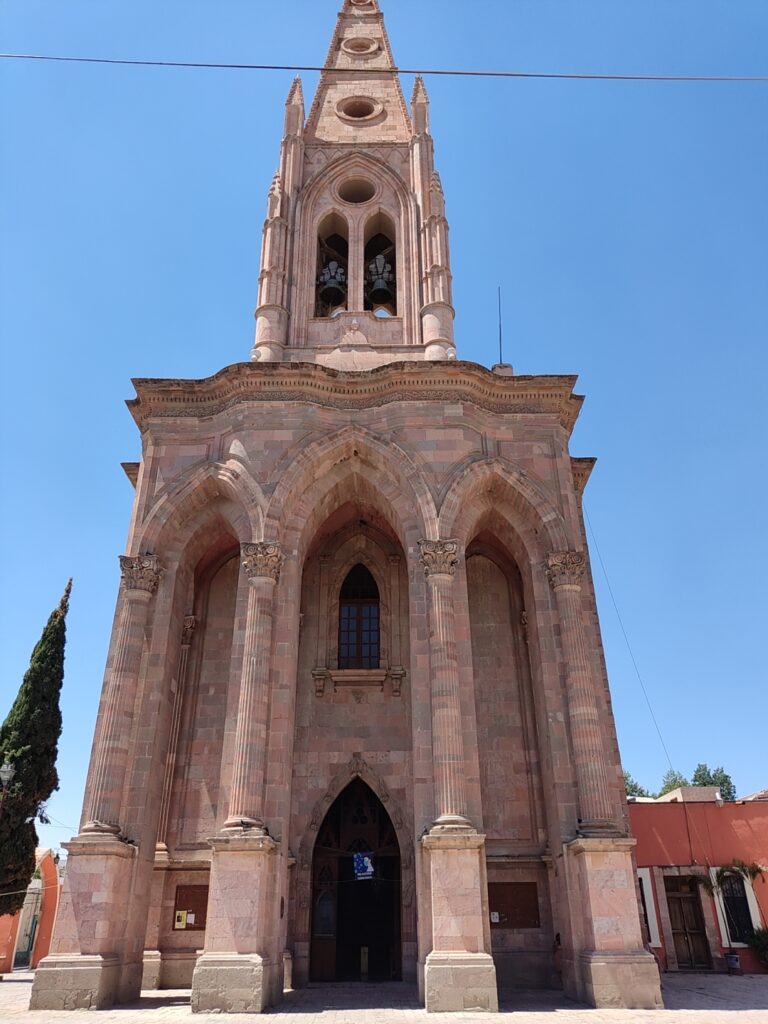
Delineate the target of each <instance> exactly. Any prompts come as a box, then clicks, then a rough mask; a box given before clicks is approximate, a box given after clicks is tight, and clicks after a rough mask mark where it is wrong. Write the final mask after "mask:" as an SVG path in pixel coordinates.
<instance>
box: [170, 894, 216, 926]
mask: <svg viewBox="0 0 768 1024" xmlns="http://www.w3.org/2000/svg"><path fill="white" fill-rule="evenodd" d="M207 911H208V886H207V885H177V886H176V902H175V905H174V908H173V929H174V931H177V932H204V931H205V917H206V913H207Z"/></svg>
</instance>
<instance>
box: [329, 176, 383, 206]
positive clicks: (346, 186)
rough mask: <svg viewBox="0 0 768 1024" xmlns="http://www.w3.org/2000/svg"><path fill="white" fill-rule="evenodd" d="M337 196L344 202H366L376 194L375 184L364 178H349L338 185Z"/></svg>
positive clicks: (356, 203)
mask: <svg viewBox="0 0 768 1024" xmlns="http://www.w3.org/2000/svg"><path fill="white" fill-rule="evenodd" d="M337 191H338V193H339V198H340V199H343V200H344V202H345V203H353V204H354V205H358V204H359V203H367V202H368V201H369V200H370V199H373V197H374V196H375V195H376V186H375V185H374V184H373V182H372V181H367V180H366V179H365V178H349V179H348V180H347V181H344V182H342V184H341V185H339V187H338V190H337Z"/></svg>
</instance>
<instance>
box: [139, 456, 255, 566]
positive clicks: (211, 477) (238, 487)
mask: <svg viewBox="0 0 768 1024" xmlns="http://www.w3.org/2000/svg"><path fill="white" fill-rule="evenodd" d="M214 506H215V507H216V508H217V509H218V510H219V511H220V513H221V514H222V515H223V516H224V518H225V519H227V520H228V521H229V523H230V525H231V528H232V531H233V533H234V534H235V536H236V537H237V538H238V539H239V540H240V541H241V542H244V543H247V542H249V541H252V540H260V539H262V537H263V524H264V509H265V508H266V499H265V496H264V492H263V491H262V489H261V487H260V486H259V484H258V482H257V481H256V480H255V478H254V477H253V476H252V474H251V472H250V470H249V469H248V467H247V466H246V465H245V463H244V462H243V461H242V460H241V459H238V458H236V457H234V456H231V457H230V458H229V459H228V460H227V462H225V463H222V462H205V463H199V464H197V465H196V466H192V467H190V468H189V469H188V470H187V471H186V472H185V473H183V474H182V475H181V476H180V477H177V478H175V479H174V480H173V481H172V482H171V483H170V484H169V485H168V486H167V487H166V488H164V489H163V490H162V491H161V492H160V493H159V495H157V496H156V498H155V501H154V504H153V505H152V506H151V508H150V509H149V512H148V513H147V515H146V517H145V519H144V522H143V523H142V525H141V530H140V532H139V533H138V536H137V541H138V549H139V550H146V551H158V550H160V548H161V547H162V546H163V545H164V544H165V543H166V541H165V540H164V538H165V537H166V536H173V538H174V541H175V543H176V546H178V543H179V539H180V538H182V537H185V536H190V535H191V532H192V529H193V520H194V519H195V517H197V516H198V515H199V514H200V513H202V512H204V510H205V509H206V508H208V509H210V508H213V507H214Z"/></svg>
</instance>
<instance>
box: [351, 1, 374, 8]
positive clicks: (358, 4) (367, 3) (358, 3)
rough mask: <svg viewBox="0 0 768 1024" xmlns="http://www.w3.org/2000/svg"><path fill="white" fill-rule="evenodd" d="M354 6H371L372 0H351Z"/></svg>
mask: <svg viewBox="0 0 768 1024" xmlns="http://www.w3.org/2000/svg"><path fill="white" fill-rule="evenodd" d="M350 3H351V4H352V6H353V7H370V6H371V0H350Z"/></svg>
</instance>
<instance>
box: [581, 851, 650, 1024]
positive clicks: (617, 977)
mask: <svg viewBox="0 0 768 1024" xmlns="http://www.w3.org/2000/svg"><path fill="white" fill-rule="evenodd" d="M634 845H635V840H634V839H623V838H610V839H609V838H606V839H593V838H590V839H577V840H575V841H574V842H572V843H569V844H567V845H566V847H565V856H566V865H567V867H566V870H567V874H568V888H569V893H568V898H569V903H570V905H571V908H572V909H571V912H572V915H574V916H573V918H572V920H576V919H578V925H579V927H578V929H577V930H576V949H575V956H574V959H573V962H572V964H571V965H570V966H572V971H569V972H565V981H566V991H568V990H569V989H572V991H568V994H569V995H573V996H575V997H576V998H578V999H580V1000H582V1001H583V1002H588V1003H591V1004H592V1005H593V1006H610V1007H627V1008H629V1009H658V1008H660V1007H662V1006H663V1001H662V998H661V985H660V980H659V969H658V966H657V964H656V961H655V959H654V958H653V956H652V955H651V954H650V953H649V952H647V951H646V950H645V949H644V948H643V939H642V932H641V927H640V913H639V907H638V903H637V891H636V887H635V871H634V865H633V861H632V849H633V847H634ZM569 974H570V975H571V979H572V980H571V981H570V982H569V979H568V975H569Z"/></svg>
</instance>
